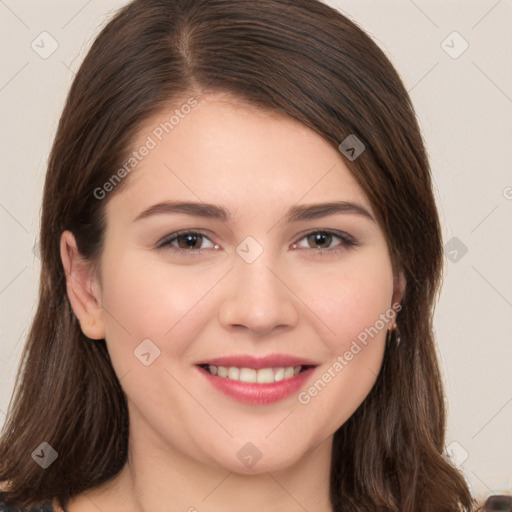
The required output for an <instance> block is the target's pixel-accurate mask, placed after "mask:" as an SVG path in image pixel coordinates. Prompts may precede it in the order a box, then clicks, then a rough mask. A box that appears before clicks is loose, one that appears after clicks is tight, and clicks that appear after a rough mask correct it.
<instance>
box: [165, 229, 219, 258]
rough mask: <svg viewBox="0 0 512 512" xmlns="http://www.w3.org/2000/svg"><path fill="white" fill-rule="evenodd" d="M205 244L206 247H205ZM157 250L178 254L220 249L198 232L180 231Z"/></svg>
mask: <svg viewBox="0 0 512 512" xmlns="http://www.w3.org/2000/svg"><path fill="white" fill-rule="evenodd" d="M205 244H209V245H206V247H204V245H205ZM156 248H157V249H165V250H171V251H176V252H183V253H185V252H188V253H194V254H195V253H201V252H203V251H204V250H208V249H219V246H218V245H215V244H213V243H212V241H211V240H210V239H209V238H208V237H207V236H206V235H205V234H203V233H199V232H196V231H178V232H177V233H172V234H170V235H168V236H166V237H165V238H163V239H162V240H161V241H160V242H158V244H157V245H156Z"/></svg>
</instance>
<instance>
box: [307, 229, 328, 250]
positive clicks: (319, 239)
mask: <svg viewBox="0 0 512 512" xmlns="http://www.w3.org/2000/svg"><path fill="white" fill-rule="evenodd" d="M331 238H332V235H331V234H329V233H323V232H318V233H313V234H311V235H309V236H308V241H309V242H313V243H314V244H317V245H321V246H322V245H323V247H321V248H322V249H323V248H324V247H329V245H330V244H331Z"/></svg>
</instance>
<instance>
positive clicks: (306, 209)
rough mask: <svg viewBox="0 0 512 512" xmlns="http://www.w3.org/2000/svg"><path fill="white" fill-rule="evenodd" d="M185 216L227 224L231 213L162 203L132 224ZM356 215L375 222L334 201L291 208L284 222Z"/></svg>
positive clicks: (210, 206) (211, 207) (360, 211)
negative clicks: (172, 216) (151, 218)
mask: <svg viewBox="0 0 512 512" xmlns="http://www.w3.org/2000/svg"><path fill="white" fill-rule="evenodd" d="M179 213H182V214H185V215H192V216H194V217H204V218H209V219H215V220H219V221H221V222H229V221H230V220H231V218H232V217H231V213H230V212H229V210H227V209H226V208H224V207H223V206H219V205H215V204H209V203H196V202H192V201H164V202H162V203H158V204H154V205H153V206H150V207H149V208H147V209H146V210H144V211H143V212H141V213H139V214H138V215H137V217H135V219H134V222H136V221H138V220H141V219H146V218H148V217H151V216H153V215H161V214H179ZM344 213H345V214H346V213H349V214H356V215H361V216H363V217H366V218H367V219H369V220H371V221H372V222H375V219H374V217H373V215H372V214H371V213H370V212H369V211H368V210H366V209H365V208H364V207H363V206H361V205H359V204H356V203H351V202H348V201H334V202H329V203H318V204H306V205H296V206H292V207H291V208H290V209H289V210H288V212H287V213H286V215H285V219H286V222H298V221H304V220H315V219H320V218H323V217H327V216H329V215H338V214H344Z"/></svg>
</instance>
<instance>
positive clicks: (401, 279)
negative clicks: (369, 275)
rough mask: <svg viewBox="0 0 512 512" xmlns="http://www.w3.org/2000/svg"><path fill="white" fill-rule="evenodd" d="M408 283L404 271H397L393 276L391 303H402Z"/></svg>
mask: <svg viewBox="0 0 512 512" xmlns="http://www.w3.org/2000/svg"><path fill="white" fill-rule="evenodd" d="M406 285H407V281H406V279H405V276H404V273H403V271H402V270H400V271H399V272H397V273H395V276H394V278H393V298H392V300H391V304H392V305H393V304H396V303H400V302H401V301H402V297H403V296H404V293H405V287H406Z"/></svg>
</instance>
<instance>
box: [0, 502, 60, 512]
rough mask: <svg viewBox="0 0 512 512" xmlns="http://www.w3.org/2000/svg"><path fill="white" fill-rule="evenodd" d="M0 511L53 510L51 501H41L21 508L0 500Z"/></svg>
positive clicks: (34, 511)
mask: <svg viewBox="0 0 512 512" xmlns="http://www.w3.org/2000/svg"><path fill="white" fill-rule="evenodd" d="M0 512H54V509H53V505H52V503H51V502H48V503H42V504H40V505H38V506H36V507H33V508H30V509H21V508H19V507H13V506H12V505H11V506H7V505H6V504H5V503H2V502H0Z"/></svg>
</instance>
